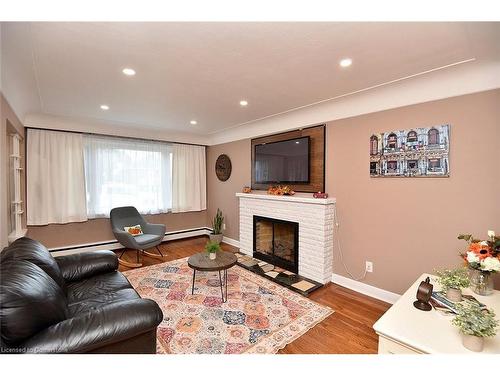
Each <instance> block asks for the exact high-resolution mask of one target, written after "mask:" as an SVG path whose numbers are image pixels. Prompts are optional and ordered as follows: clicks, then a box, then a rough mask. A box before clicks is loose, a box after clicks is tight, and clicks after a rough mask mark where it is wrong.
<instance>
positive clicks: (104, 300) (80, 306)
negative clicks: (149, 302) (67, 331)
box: [68, 288, 141, 317]
mask: <svg viewBox="0 0 500 375" xmlns="http://www.w3.org/2000/svg"><path fill="white" fill-rule="evenodd" d="M139 298H141V297H140V296H139V295H138V294H137V292H136V291H135V290H134V289H131V288H126V289H120V290H115V291H113V292H109V293H104V294H99V295H98V296H94V297H90V298H87V299H85V300H83V301H78V302H75V303H71V304H70V305H69V306H68V310H69V316H70V317H74V316H77V315H80V314H84V313H87V312H89V311H91V310H95V309H98V308H100V307H103V306H105V305H109V304H112V303H115V302H121V301H131V300H134V299H139Z"/></svg>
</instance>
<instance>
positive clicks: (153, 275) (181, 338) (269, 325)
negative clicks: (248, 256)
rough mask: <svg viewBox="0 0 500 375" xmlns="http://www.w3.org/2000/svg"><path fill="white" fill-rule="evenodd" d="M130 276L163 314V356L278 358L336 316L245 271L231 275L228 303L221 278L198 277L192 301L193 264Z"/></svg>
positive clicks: (152, 268) (182, 261)
mask: <svg viewBox="0 0 500 375" xmlns="http://www.w3.org/2000/svg"><path fill="white" fill-rule="evenodd" d="M124 275H125V276H126V277H127V278H128V279H129V281H130V283H131V284H132V285H133V286H134V288H135V289H136V290H137V292H138V293H139V294H140V295H141V297H144V298H150V299H153V300H155V301H156V302H157V303H158V305H159V306H160V307H161V309H162V311H163V315H164V318H163V322H162V323H161V324H160V326H159V327H158V334H157V338H158V353H174V354H191V353H200V354H209V353H210V354H222V353H225V354H239V353H276V352H277V351H278V350H279V349H282V348H284V347H285V345H287V344H288V343H290V342H292V341H293V340H295V339H296V338H298V337H299V336H301V335H303V334H304V333H305V332H307V331H308V330H309V329H310V328H312V327H313V326H315V325H316V324H318V323H319V322H321V321H322V320H323V319H325V318H326V317H327V316H328V315H330V314H332V313H333V310H332V309H330V308H329V307H325V306H322V305H319V304H318V303H316V302H314V301H311V300H310V299H308V298H305V297H302V296H301V295H299V294H297V293H294V292H292V291H290V290H288V289H286V288H284V287H282V286H280V285H278V284H276V283H274V282H272V281H269V280H267V279H265V278H263V277H261V276H258V275H256V274H255V273H252V272H250V271H247V270H245V269H243V268H241V267H239V266H234V267H233V268H231V269H229V270H228V301H227V302H225V303H222V299H221V295H220V283H219V276H218V273H217V272H197V273H196V283H195V291H194V292H195V294H194V295H191V280H192V277H193V270H192V269H191V268H189V266H188V264H187V258H184V259H179V260H175V261H173V262H168V263H161V264H156V265H154V266H149V267H144V268H139V269H135V270H131V271H126V272H124Z"/></svg>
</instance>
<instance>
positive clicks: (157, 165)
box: [84, 135, 172, 218]
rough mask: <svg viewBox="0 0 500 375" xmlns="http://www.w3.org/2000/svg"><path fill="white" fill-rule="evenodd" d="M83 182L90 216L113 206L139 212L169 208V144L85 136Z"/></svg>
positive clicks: (102, 214) (155, 212)
mask: <svg viewBox="0 0 500 375" xmlns="http://www.w3.org/2000/svg"><path fill="white" fill-rule="evenodd" d="M84 143H85V182H86V191H87V194H86V196H87V210H88V216H89V218H96V217H109V212H110V210H111V209H112V208H113V207H120V206H134V207H136V208H137V210H138V211H139V212H140V213H142V214H158V213H162V212H168V211H169V210H170V209H171V207H172V146H171V145H170V144H168V143H165V142H154V141H145V140H144V141H143V140H137V139H125V138H116V137H108V136H96V135H86V136H85V137H84Z"/></svg>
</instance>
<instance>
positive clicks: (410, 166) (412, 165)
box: [408, 160, 418, 170]
mask: <svg viewBox="0 0 500 375" xmlns="http://www.w3.org/2000/svg"><path fill="white" fill-rule="evenodd" d="M417 168H418V160H408V169H410V170H414V169H417Z"/></svg>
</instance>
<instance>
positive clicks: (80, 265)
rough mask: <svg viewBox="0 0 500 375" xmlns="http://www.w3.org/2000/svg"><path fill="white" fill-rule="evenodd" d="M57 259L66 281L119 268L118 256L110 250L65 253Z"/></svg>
mask: <svg viewBox="0 0 500 375" xmlns="http://www.w3.org/2000/svg"><path fill="white" fill-rule="evenodd" d="M55 260H56V262H57V264H58V265H59V268H60V270H61V273H62V275H63V277H64V279H65V280H66V281H78V280H81V279H86V278H89V277H92V276H94V275H98V274H101V273H106V272H112V271H116V270H117V269H118V258H117V257H116V254H115V253H114V252H112V251H109V250H98V251H93V252H90V253H80V254H72V255H65V256H60V257H56V258H55Z"/></svg>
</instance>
